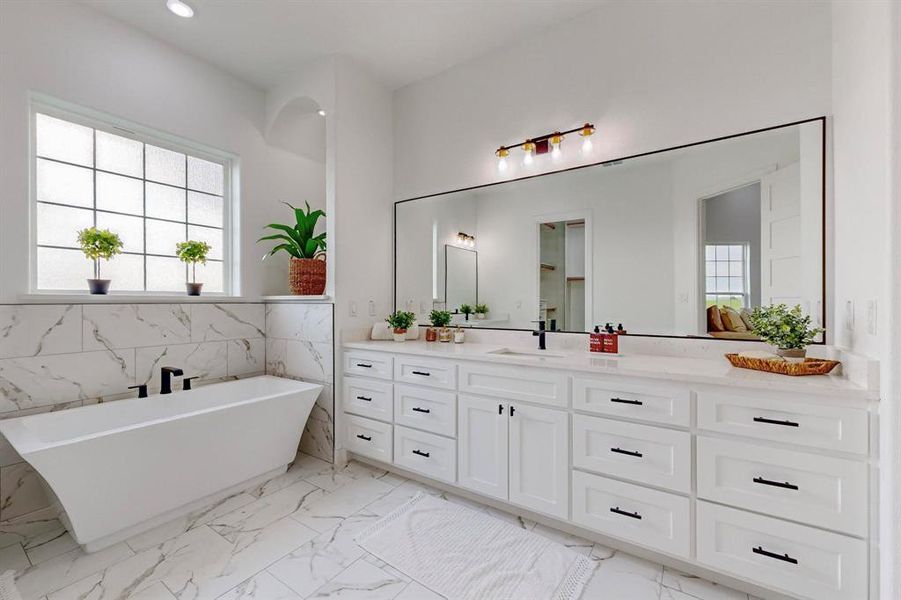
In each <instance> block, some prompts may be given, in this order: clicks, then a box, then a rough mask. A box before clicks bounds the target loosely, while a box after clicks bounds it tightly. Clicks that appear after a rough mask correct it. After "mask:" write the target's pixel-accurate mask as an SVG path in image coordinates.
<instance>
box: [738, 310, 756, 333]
mask: <svg viewBox="0 0 901 600" xmlns="http://www.w3.org/2000/svg"><path fill="white" fill-rule="evenodd" d="M739 314H740V315H741V320H742V321H744V324H745V327H747V328H748V331H754V325H752V324H751V310H750V309H747V308H743V309H741V312H740V313H739Z"/></svg>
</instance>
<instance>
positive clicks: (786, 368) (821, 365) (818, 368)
mask: <svg viewBox="0 0 901 600" xmlns="http://www.w3.org/2000/svg"><path fill="white" fill-rule="evenodd" d="M726 358H727V359H729V362H730V363H732V366H733V367H739V368H741V369H753V370H755V371H766V372H767V373H778V374H780V375H796V376H797V375H826V374H827V373H829V371H831V370H832V369H834V368H835V367H836V366H837V365H840V364H841V363H840V362H838V361H837V360H823V359H819V358H805V359H804V362H790V361H786V360H765V359H762V358H746V357H744V356H739V355H738V354H727V355H726Z"/></svg>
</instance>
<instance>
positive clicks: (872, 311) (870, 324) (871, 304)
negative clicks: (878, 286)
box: [867, 300, 877, 335]
mask: <svg viewBox="0 0 901 600" xmlns="http://www.w3.org/2000/svg"><path fill="white" fill-rule="evenodd" d="M876 319H877V313H876V301H875V300H867V333H869V334H870V335H876V331H877V320H876Z"/></svg>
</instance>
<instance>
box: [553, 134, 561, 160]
mask: <svg viewBox="0 0 901 600" xmlns="http://www.w3.org/2000/svg"><path fill="white" fill-rule="evenodd" d="M562 143H563V136H562V135H560V134H559V133H555V134H554V135H552V136H551V158H552V159H553V160H560V157H561V156H563V152H562V151H561V150H560V144H562Z"/></svg>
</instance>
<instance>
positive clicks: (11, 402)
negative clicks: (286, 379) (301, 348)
mask: <svg viewBox="0 0 901 600" xmlns="http://www.w3.org/2000/svg"><path fill="white" fill-rule="evenodd" d="M292 333H296V331H292ZM265 336H266V309H265V306H264V305H263V304H260V303H246V304H231V303H229V304H213V303H210V304H207V303H184V304H90V305H78V304H66V305H2V306H0V419H6V418H11V417H18V416H25V415H29V414H35V413H39V412H47V411H55V410H65V409H68V408H74V407H78V406H83V405H85V404H92V403H96V402H106V401H111V400H117V399H121V398H127V397H132V396H133V395H134V394H135V392H134V391H130V390H129V389H128V386H132V385H136V384H141V383H146V384H148V385H149V386H150V388H151V393H152V392H154V391H156V390H158V389H159V369H160V367H162V366H169V365H171V366H177V367H181V368H182V369H184V371H185V375H187V376H198V377H199V378H200V380H201V381H203V380H206V381H214V380H219V379H223V378H229V377H243V376H249V375H259V374H262V373H264V372H265V371H266V340H265ZM319 350H320V351H321V352H325V349H324V348H320V349H319ZM294 357H295V360H297V355H296V353H295V355H294ZM305 360H306V359H305ZM323 362H325V361H323ZM323 376H324V375H320V379H321V378H322V377H323ZM48 503H49V501H48V499H47V497H46V495H45V493H44V490H43V486H42V485H41V482H40V478H39V477H38V476H37V474H35V473H34V471H32V470H31V467H30V466H29V465H27V464H26V463H24V462H22V459H21V458H20V457H19V455H18V454H17V453H16V452H15V451H14V450H13V449H12V447H11V446H10V445H9V444H8V443H7V442H6V440H5V439H3V438H2V436H0V521H2V522H7V521H10V520H11V519H15V520H19V519H22V518H24V517H26V516H27V515H28V514H29V513H34V511H39V509H42V508H44V507H46V506H47V505H48ZM34 514H36V513H34Z"/></svg>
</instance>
